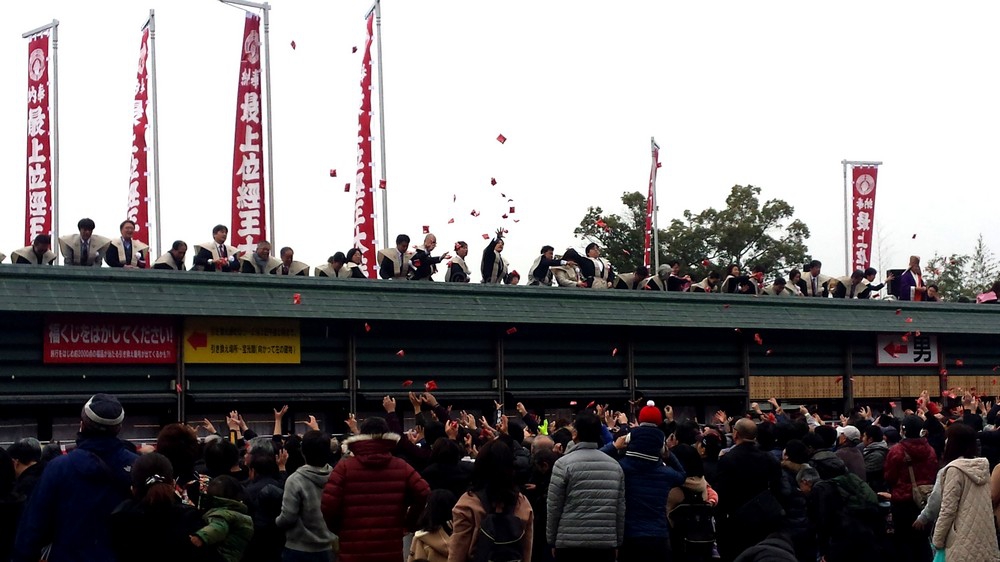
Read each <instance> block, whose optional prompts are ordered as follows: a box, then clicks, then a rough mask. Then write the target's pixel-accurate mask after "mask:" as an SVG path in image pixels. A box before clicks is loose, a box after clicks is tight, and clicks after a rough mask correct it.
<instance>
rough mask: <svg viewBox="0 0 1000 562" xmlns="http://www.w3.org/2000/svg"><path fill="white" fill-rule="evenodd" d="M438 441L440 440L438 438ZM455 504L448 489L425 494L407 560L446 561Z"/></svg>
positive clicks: (412, 561)
mask: <svg viewBox="0 0 1000 562" xmlns="http://www.w3.org/2000/svg"><path fill="white" fill-rule="evenodd" d="M439 441H440V440H439ZM454 506H455V494H453V493H451V492H450V491H449V490H443V489H441V490H434V491H433V492H431V495H429V496H427V505H426V506H425V507H424V512H423V513H422V514H420V518H419V519H417V532H416V533H414V534H413V542H412V543H411V544H410V556H409V558H407V562H415V561H416V560H427V562H446V561H447V560H448V543H449V541H450V540H451V510H452V508H453V507H454Z"/></svg>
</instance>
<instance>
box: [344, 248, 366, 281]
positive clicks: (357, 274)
mask: <svg viewBox="0 0 1000 562" xmlns="http://www.w3.org/2000/svg"><path fill="white" fill-rule="evenodd" d="M362 257H363V256H362V255H361V250H360V249H358V248H351V249H350V250H347V261H346V263H344V265H345V266H346V267H347V273H346V274H344V277H349V278H351V279H368V276H367V275H365V270H364V268H362V267H361V258H362Z"/></svg>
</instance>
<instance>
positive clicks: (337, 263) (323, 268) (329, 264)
mask: <svg viewBox="0 0 1000 562" xmlns="http://www.w3.org/2000/svg"><path fill="white" fill-rule="evenodd" d="M346 261H347V258H345V257H344V252H337V253H336V254H333V255H332V256H330V257H328V258H326V263H324V264H323V265H320V266H317V267H316V271H315V275H316V277H332V278H334V279H336V278H337V277H341V274H340V272H341V271H342V270H343V268H344V262H346Z"/></svg>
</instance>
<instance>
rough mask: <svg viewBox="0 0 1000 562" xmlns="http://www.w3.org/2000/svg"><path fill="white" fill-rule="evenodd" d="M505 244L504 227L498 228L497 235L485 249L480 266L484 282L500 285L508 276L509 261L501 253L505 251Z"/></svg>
mask: <svg viewBox="0 0 1000 562" xmlns="http://www.w3.org/2000/svg"><path fill="white" fill-rule="evenodd" d="M503 246H504V241H503V229H502V228H498V229H497V235H496V237H494V238H493V240H491V241H490V243H489V244H487V245H486V248H485V249H484V250H483V261H482V263H481V264H480V266H479V271H480V273H482V275H483V283H486V284H490V285H499V284H501V283H503V280H504V277H506V276H507V262H505V261H504V259H503V257H502V256H501V255H500V253H501V252H503Z"/></svg>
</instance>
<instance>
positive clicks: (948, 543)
mask: <svg viewBox="0 0 1000 562" xmlns="http://www.w3.org/2000/svg"><path fill="white" fill-rule="evenodd" d="M947 437H948V440H947V442H946V443H945V454H944V456H945V458H948V457H950V456H952V455H950V454H949V453H951V452H952V451H954V453H953V455H954V456H956V457H958V458H956V459H955V460H953V461H951V462H950V463H948V465H947V466H945V467H944V468H943V469H942V472H943V474H942V476H941V511H940V513H939V514H938V520H937V524H936V525H935V526H934V535H933V541H932V542H933V543H934V548H936V549H938V550H941V549H944V551H945V559H946V560H947V561H948V562H996V561H1000V551H998V549H997V536H996V528H995V527H994V523H993V503H992V500H991V497H990V465H989V461H987V460H986V459H985V458H982V457H979V456H978V455H977V452H978V451H977V443H976V431H975V430H974V429H973V428H972V427H970V426H968V425H965V424H963V423H955V424H952V425H951V426H950V427H949V428H948V433H947Z"/></svg>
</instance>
